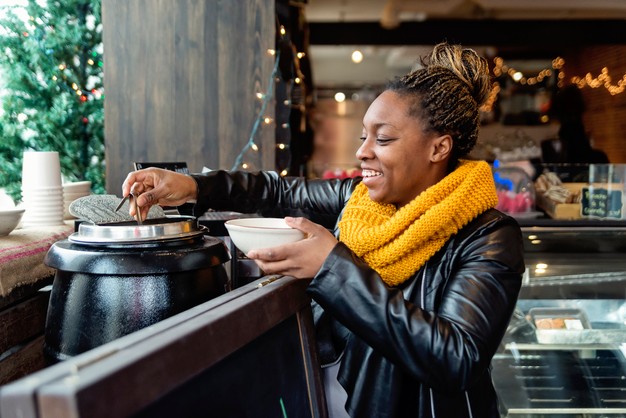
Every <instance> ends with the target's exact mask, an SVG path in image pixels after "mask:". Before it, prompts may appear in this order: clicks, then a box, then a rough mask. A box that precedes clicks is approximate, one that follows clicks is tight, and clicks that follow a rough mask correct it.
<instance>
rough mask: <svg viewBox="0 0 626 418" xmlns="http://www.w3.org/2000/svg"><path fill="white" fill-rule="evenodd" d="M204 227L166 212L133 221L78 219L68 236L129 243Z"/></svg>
mask: <svg viewBox="0 0 626 418" xmlns="http://www.w3.org/2000/svg"><path fill="white" fill-rule="evenodd" d="M206 231H207V228H206V227H204V226H202V225H199V224H198V221H197V219H196V218H194V217H192V216H167V217H164V218H155V219H148V220H146V221H144V223H143V224H142V225H139V224H137V222H136V221H124V222H114V223H102V224H95V223H92V222H82V223H81V224H80V225H78V231H77V232H75V233H73V234H72V235H70V236H69V237H68V239H69V240H70V241H72V242H75V243H82V244H133V243H137V244H139V243H146V242H162V241H172V240H181V239H189V238H194V237H198V236H201V235H203V234H204V233H206Z"/></svg>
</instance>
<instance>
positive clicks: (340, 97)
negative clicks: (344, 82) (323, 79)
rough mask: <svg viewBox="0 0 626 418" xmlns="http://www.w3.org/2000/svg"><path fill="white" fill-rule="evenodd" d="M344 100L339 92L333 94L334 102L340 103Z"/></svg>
mask: <svg viewBox="0 0 626 418" xmlns="http://www.w3.org/2000/svg"><path fill="white" fill-rule="evenodd" d="M345 100H346V95H345V94H344V93H342V92H340V91H338V92H337V93H335V101H336V102H338V103H341V102H343V101H345Z"/></svg>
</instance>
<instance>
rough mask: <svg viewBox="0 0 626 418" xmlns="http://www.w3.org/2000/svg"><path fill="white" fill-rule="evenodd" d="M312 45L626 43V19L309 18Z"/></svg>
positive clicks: (540, 46)
mask: <svg viewBox="0 0 626 418" xmlns="http://www.w3.org/2000/svg"><path fill="white" fill-rule="evenodd" d="M309 30H310V44H311V45H433V44H436V43H439V42H442V41H446V40H447V41H448V42H451V43H460V44H463V45H488V46H509V47H510V46H519V47H528V48H533V49H546V48H550V49H554V48H561V49H566V48H572V47H580V46H584V45H586V46H589V45H617V44H626V20H618V19H616V20H573V19H571V20H494V19H480V20H478V19H476V20H462V19H433V20H426V21H423V22H402V23H401V24H400V26H399V27H398V28H396V29H391V30H388V29H384V28H382V27H381V26H380V24H379V23H378V22H310V23H309Z"/></svg>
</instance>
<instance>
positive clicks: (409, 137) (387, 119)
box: [356, 90, 451, 208]
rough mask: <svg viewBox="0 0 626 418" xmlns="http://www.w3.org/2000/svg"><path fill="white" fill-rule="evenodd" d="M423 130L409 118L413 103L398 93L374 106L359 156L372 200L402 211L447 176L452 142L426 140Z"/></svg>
mask: <svg viewBox="0 0 626 418" xmlns="http://www.w3.org/2000/svg"><path fill="white" fill-rule="evenodd" d="M422 126H423V125H422V122H421V121H420V120H418V119H417V118H415V117H411V116H409V101H408V100H407V99H406V98H403V97H402V96H400V95H398V94H397V93H395V92H393V91H389V90H388V91H385V92H383V93H382V94H381V95H380V96H378V98H376V100H374V102H373V103H372V104H371V105H370V107H369V109H368V110H367V112H366V114H365V116H364V117H363V135H362V137H361V140H362V141H363V143H362V144H361V146H360V147H359V149H358V150H357V152H356V156H357V158H358V159H359V160H360V161H361V170H362V175H363V183H364V184H365V185H366V186H367V188H368V190H369V195H370V198H371V199H372V200H374V201H376V202H379V203H390V204H393V205H395V206H396V207H398V208H400V207H402V206H404V205H406V204H407V203H409V202H411V201H412V200H413V199H414V198H415V197H416V196H417V195H419V194H420V193H421V192H423V191H424V190H426V189H427V188H428V187H430V186H431V185H433V184H435V183H436V182H438V181H439V180H441V178H443V176H445V170H446V161H447V158H446V156H447V154H448V153H449V152H445V151H446V149H442V148H441V143H442V142H445V144H444V148H445V147H449V146H451V140H449V141H447V140H446V141H442V139H445V138H448V139H449V136H444V137H440V136H438V135H436V134H431V135H426V134H424V132H423V128H422ZM446 144H447V145H446ZM442 151H444V152H445V155H442V154H441V152H442ZM447 151H449V148H447Z"/></svg>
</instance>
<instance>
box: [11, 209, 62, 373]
mask: <svg viewBox="0 0 626 418" xmlns="http://www.w3.org/2000/svg"><path fill="white" fill-rule="evenodd" d="M73 225H74V223H73V221H68V222H67V223H64V224H62V225H57V226H49V227H41V228H24V229H16V230H15V231H13V232H11V234H9V235H8V236H6V237H0V324H1V326H0V385H2V384H5V383H7V382H10V381H13V380H15V379H17V378H20V377H22V376H25V375H26V374H29V373H31V372H33V371H34V370H38V369H41V368H42V367H44V363H43V357H42V347H43V332H44V326H45V321H46V312H47V309H48V299H49V295H50V291H49V290H48V289H46V286H48V285H50V284H52V280H53V276H54V269H52V268H49V267H47V266H46V265H44V263H43V261H44V258H45V256H46V253H47V252H48V249H49V248H50V247H51V246H52V244H54V243H55V242H56V241H58V240H62V239H65V238H67V237H68V236H69V234H70V233H71V232H72V231H73V228H74V226H73Z"/></svg>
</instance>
